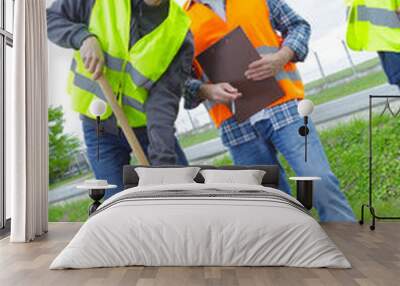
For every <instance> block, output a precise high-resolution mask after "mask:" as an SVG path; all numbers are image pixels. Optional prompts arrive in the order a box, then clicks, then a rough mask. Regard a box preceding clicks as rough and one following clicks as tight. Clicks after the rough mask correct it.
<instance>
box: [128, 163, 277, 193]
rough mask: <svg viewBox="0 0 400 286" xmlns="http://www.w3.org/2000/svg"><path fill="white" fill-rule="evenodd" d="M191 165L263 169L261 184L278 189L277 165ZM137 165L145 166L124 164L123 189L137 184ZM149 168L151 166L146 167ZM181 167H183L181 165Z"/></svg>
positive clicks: (198, 178) (230, 168) (201, 180)
mask: <svg viewBox="0 0 400 286" xmlns="http://www.w3.org/2000/svg"><path fill="white" fill-rule="evenodd" d="M192 166H193V167H199V168H201V169H202V170H205V169H218V170H249V169H252V170H263V171H265V172H266V173H265V175H264V178H263V180H262V185H263V186H265V187H271V188H275V189H278V185H279V167H278V166H277V165H254V166H222V167H215V166H208V165H192ZM137 167H146V166H124V170H123V184H124V189H128V188H133V187H136V186H137V185H138V182H139V176H138V174H137V173H136V171H135V168H137ZM148 168H151V167H148ZM163 168H177V166H163ZM182 168H183V167H182ZM194 180H195V181H196V182H197V183H204V178H203V176H202V175H201V174H200V173H199V174H198V175H197V177H196V178H195V179H194Z"/></svg>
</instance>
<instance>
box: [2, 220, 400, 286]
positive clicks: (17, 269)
mask: <svg viewBox="0 0 400 286" xmlns="http://www.w3.org/2000/svg"><path fill="white" fill-rule="evenodd" d="M80 226H81V224H79V223H51V224H50V231H49V233H48V234H47V235H46V236H44V237H43V238H41V239H39V240H38V241H35V242H33V243H30V244H10V243H9V242H8V238H6V239H3V240H1V241H0V285H1V286H9V285H10V286H17V285H29V286H35V285H40V286H41V285H52V286H61V285H68V286H81V285H96V286H99V285H137V286H139V285H140V286H153V285H166V286H179V285H199V286H200V285H201V286H205V285H210V286H211V285H226V286H235V285H240V286H253V285H254V286H261V285H274V286H275V285H290V286H292V285H329V286H330V285H346V286H351V285H382V286H390V285H396V286H398V285H400V223H399V224H396V223H380V224H378V226H377V229H376V231H375V232H371V231H370V230H369V229H368V226H359V225H355V224H354V225H352V224H331V225H324V226H323V227H324V229H325V230H326V231H327V232H328V234H329V235H330V237H331V238H332V239H333V240H334V241H335V242H336V244H337V245H338V246H339V248H340V249H341V250H342V251H343V252H344V254H345V255H346V256H347V258H348V259H349V260H350V262H351V263H352V265H353V269H350V270H338V269H300V268H287V267H186V268H185V267H174V268H167V267H159V268H158V267H126V268H109V269H89V270H62V271H60V270H52V271H50V270H48V267H49V264H50V263H51V261H52V260H53V259H54V257H55V256H56V255H57V254H58V253H59V252H60V251H61V250H62V248H63V247H64V246H65V245H66V244H67V243H68V241H69V240H70V239H71V238H72V236H73V235H74V234H75V233H76V231H77V230H78V229H79V227H80Z"/></svg>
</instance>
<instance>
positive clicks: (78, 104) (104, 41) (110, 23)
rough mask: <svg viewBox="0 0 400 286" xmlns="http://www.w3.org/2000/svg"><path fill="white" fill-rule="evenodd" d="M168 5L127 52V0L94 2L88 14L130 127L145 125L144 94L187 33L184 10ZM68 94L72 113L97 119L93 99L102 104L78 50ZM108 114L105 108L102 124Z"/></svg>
mask: <svg viewBox="0 0 400 286" xmlns="http://www.w3.org/2000/svg"><path fill="white" fill-rule="evenodd" d="M169 4H170V5H169V13H168V17H167V18H166V19H165V20H164V21H163V22H162V23H161V24H160V25H159V26H158V27H156V28H155V29H154V30H153V31H152V32H151V33H149V34H147V35H145V36H144V37H142V38H141V39H140V40H139V41H138V42H137V43H136V44H135V45H134V46H133V47H131V48H130V49H129V42H130V22H131V0H118V1H110V0H96V1H95V4H94V6H93V9H92V12H91V16H90V22H89V32H90V33H92V34H94V35H96V37H97V39H98V40H99V42H100V45H101V47H102V49H103V51H104V57H105V67H104V70H103V74H104V76H105V78H106V79H107V80H108V81H109V82H110V85H111V87H112V89H113V91H114V94H115V95H116V96H117V99H118V102H119V104H120V106H121V107H122V109H123V110H124V113H125V115H126V116H127V118H128V122H129V125H130V126H131V127H141V126H145V125H146V114H145V112H144V103H145V102H146V99H147V97H148V92H149V90H150V88H151V87H152V86H153V85H154V84H155V83H156V82H157V80H159V79H160V77H161V76H162V75H163V74H164V72H165V71H166V70H167V69H168V67H169V65H170V64H171V62H172V61H173V59H174V57H175V56H176V54H177V53H178V51H179V49H180V47H181V46H182V43H183V42H184V40H185V37H186V35H187V33H188V31H189V27H190V20H189V18H188V17H187V16H186V14H185V13H184V11H183V10H182V8H181V7H180V6H179V5H178V4H177V3H176V2H175V1H174V0H170V3H169ZM68 93H69V94H70V95H71V97H72V107H73V109H74V110H75V111H77V112H79V113H81V114H83V115H85V116H87V117H90V118H95V117H94V115H93V114H91V113H90V111H89V109H90V105H91V103H92V101H93V100H95V99H97V98H100V99H103V100H104V101H105V97H104V94H103V92H102V91H101V89H100V86H99V84H98V83H97V82H96V81H94V80H92V75H91V73H90V72H88V71H87V70H86V69H85V66H84V64H83V61H82V59H81V56H80V53H79V51H76V52H75V55H74V58H73V61H72V65H71V72H70V75H69V83H68ZM111 115H112V110H111V108H110V106H109V105H107V109H106V112H105V114H104V115H103V116H102V117H101V120H105V119H107V118H109V117H110V116H111Z"/></svg>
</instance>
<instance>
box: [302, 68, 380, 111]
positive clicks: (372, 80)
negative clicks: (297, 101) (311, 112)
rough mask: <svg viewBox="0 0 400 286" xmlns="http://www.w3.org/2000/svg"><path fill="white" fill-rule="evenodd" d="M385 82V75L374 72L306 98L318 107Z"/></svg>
mask: <svg viewBox="0 0 400 286" xmlns="http://www.w3.org/2000/svg"><path fill="white" fill-rule="evenodd" d="M386 82H387V78H386V76H385V74H384V73H383V72H376V73H372V74H369V75H366V76H364V77H362V78H357V79H354V80H352V81H350V82H348V83H344V84H341V85H339V86H335V87H331V88H328V89H325V90H323V91H321V92H319V93H317V94H315V95H312V96H309V97H308V98H309V99H311V100H312V101H313V103H314V104H315V105H319V104H322V103H326V102H328V101H332V100H335V99H338V98H341V97H345V96H347V95H351V94H353V93H356V92H359V91H362V90H366V89H369V88H372V87H375V86H378V85H381V84H384V83H386Z"/></svg>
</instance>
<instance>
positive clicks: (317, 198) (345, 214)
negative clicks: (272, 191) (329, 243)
mask: <svg viewBox="0 0 400 286" xmlns="http://www.w3.org/2000/svg"><path fill="white" fill-rule="evenodd" d="M302 125H303V120H302V118H300V117H299V120H297V121H296V122H294V123H291V124H289V125H287V126H286V127H283V128H281V129H279V130H274V129H273V127H272V125H271V122H270V121H269V120H262V121H259V122H257V123H256V124H255V125H254V128H255V130H256V131H257V133H258V135H259V138H258V139H256V140H253V141H250V142H247V143H244V144H240V145H237V146H231V147H229V146H228V148H229V151H230V153H231V155H232V157H233V160H234V162H235V164H238V165H241V164H244V165H256V164H279V161H278V158H277V153H278V152H280V153H281V154H282V155H283V156H284V157H285V159H286V160H287V161H288V163H289V165H290V166H291V168H292V169H293V170H294V172H295V173H296V175H297V176H317V177H321V178H322V180H321V181H316V182H315V188H314V189H315V191H314V206H315V208H316V209H317V210H318V214H319V217H320V220H321V222H333V221H342V222H354V221H355V217H354V214H353V211H352V209H351V207H350V205H349V203H348V202H347V200H346V197H345V196H344V194H343V193H342V192H341V191H340V188H339V181H338V180H337V178H336V176H335V175H334V174H333V173H332V171H331V168H330V166H329V162H328V159H327V157H326V155H325V152H324V149H323V147H322V144H321V142H320V139H319V136H318V132H317V130H316V129H315V126H314V124H313V123H312V121H311V120H309V129H310V133H309V136H308V159H307V162H305V161H304V137H301V136H300V135H299V133H298V129H299V127H300V126H302ZM279 165H280V164H279ZM280 168H281V175H280V189H281V190H282V191H284V192H286V193H290V187H289V184H288V182H287V179H286V174H285V172H284V170H283V169H282V167H280Z"/></svg>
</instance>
